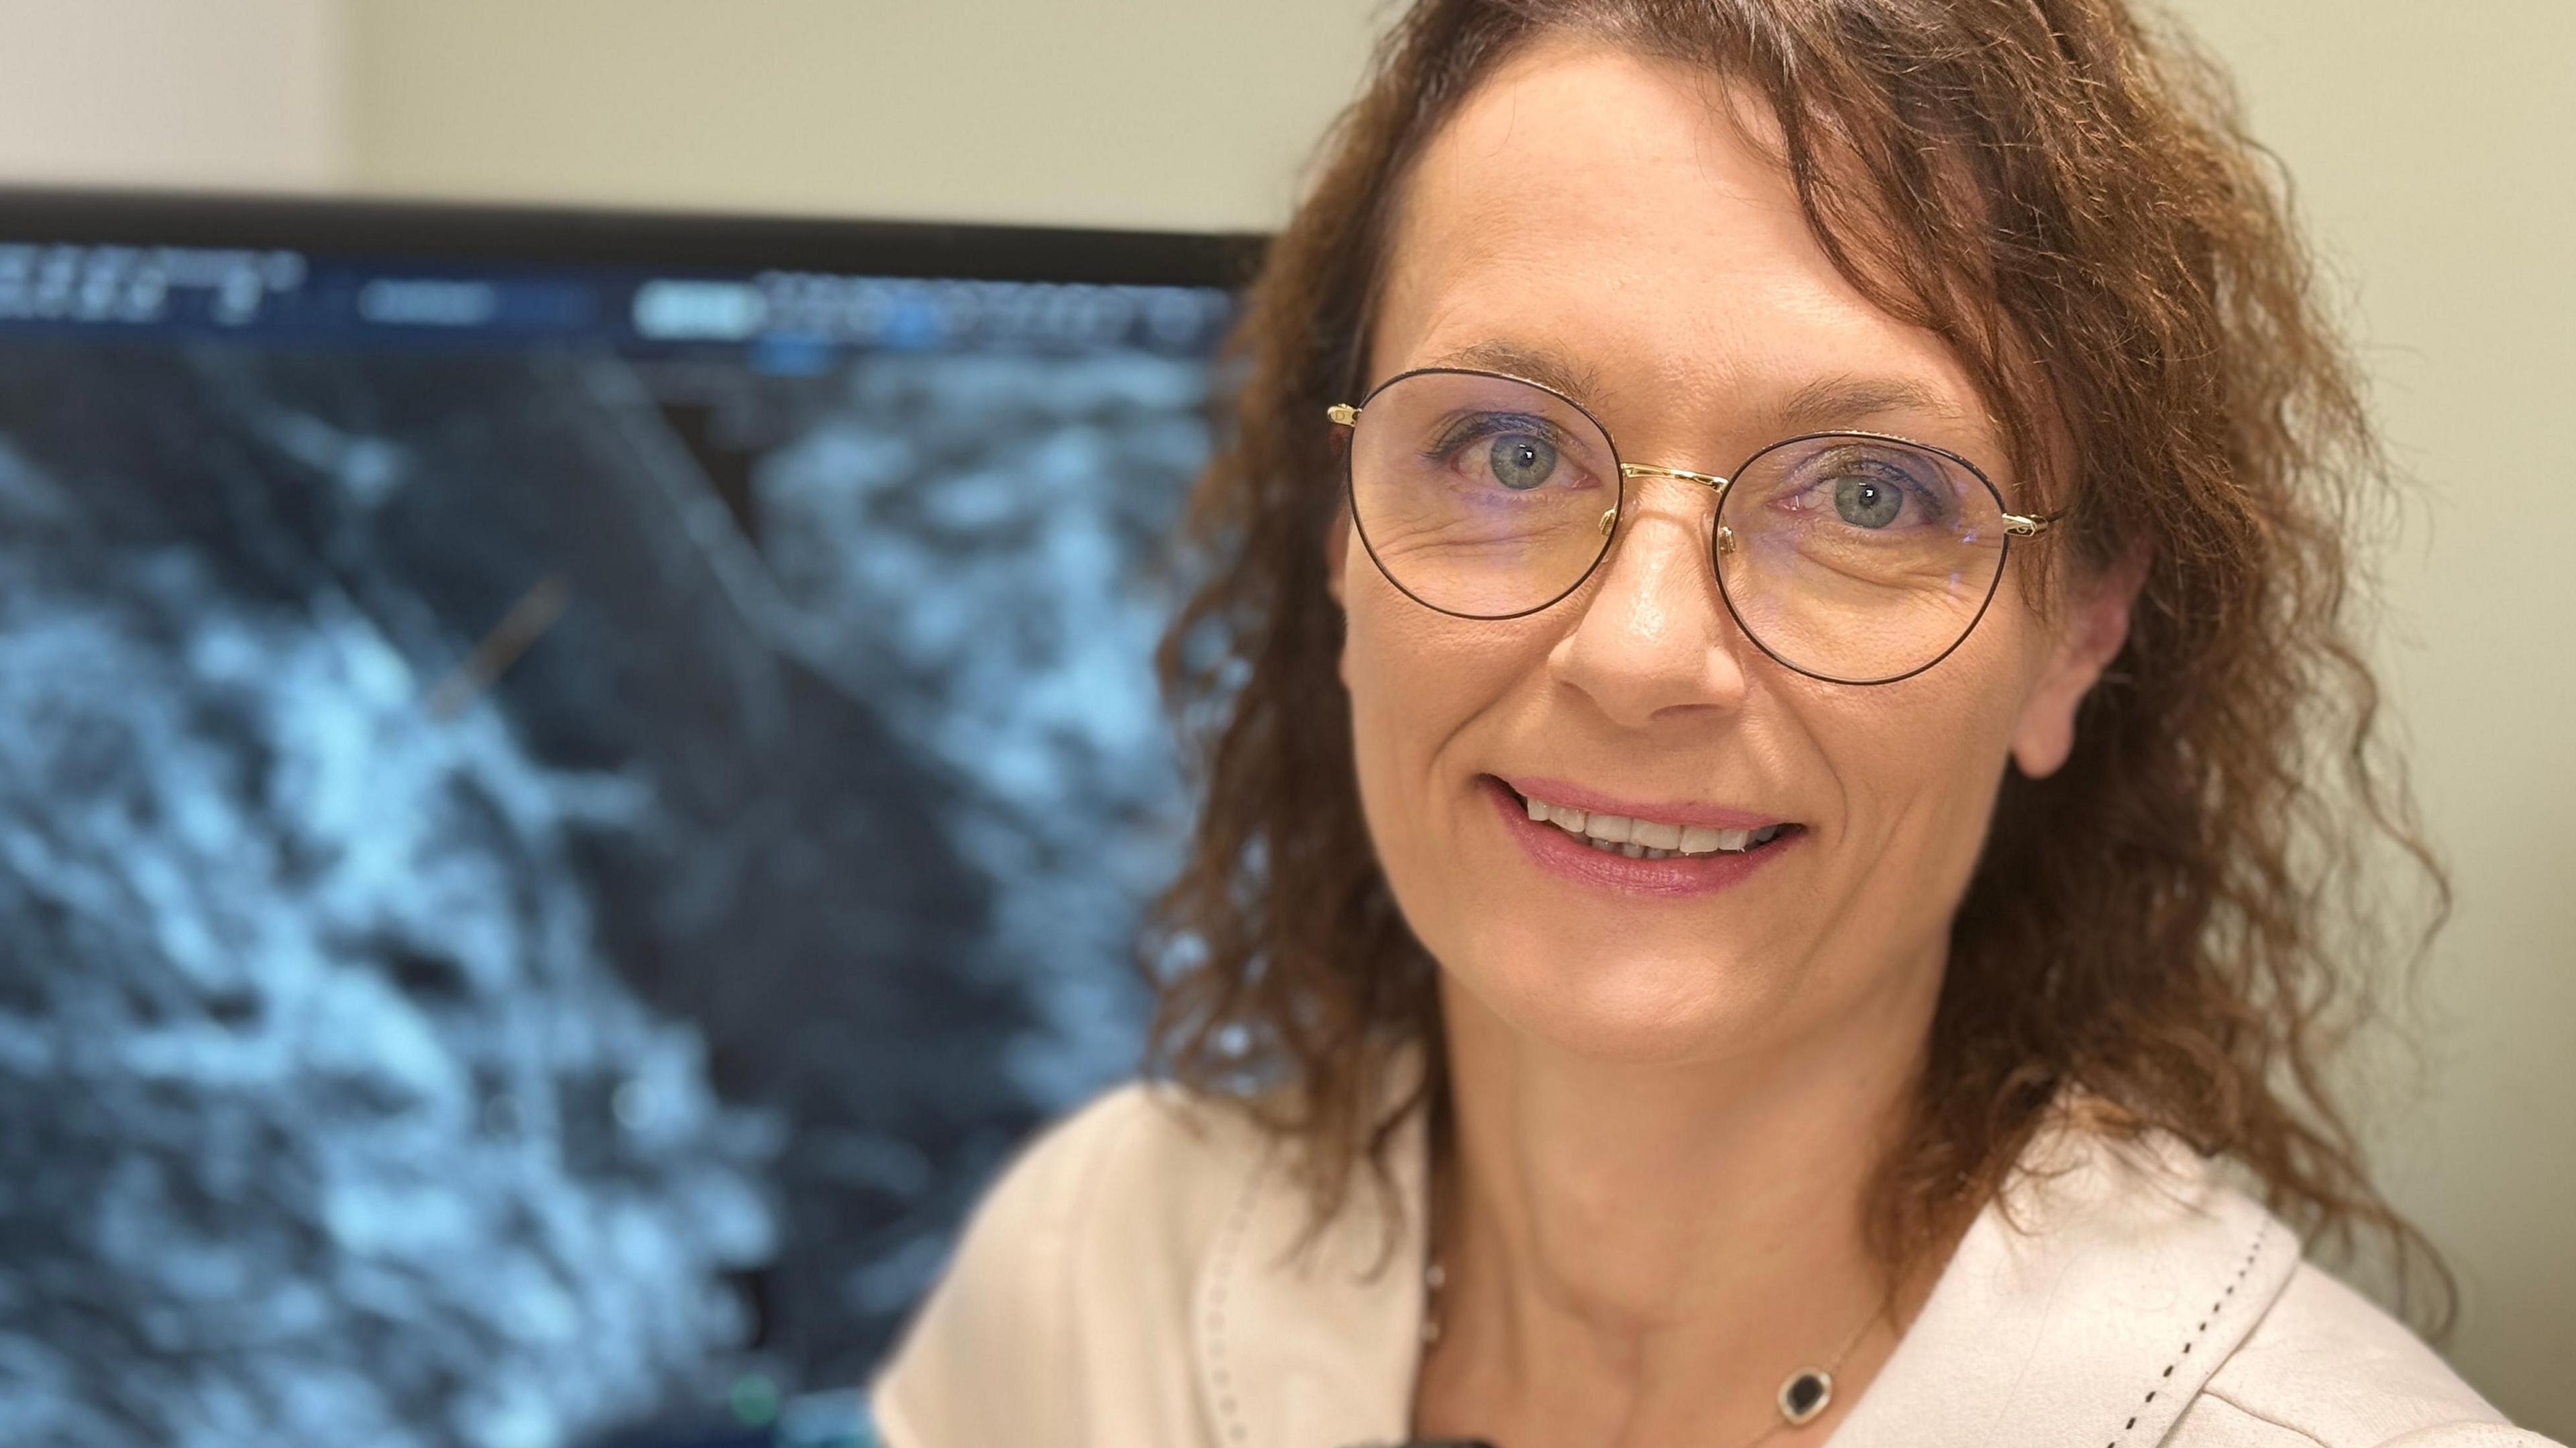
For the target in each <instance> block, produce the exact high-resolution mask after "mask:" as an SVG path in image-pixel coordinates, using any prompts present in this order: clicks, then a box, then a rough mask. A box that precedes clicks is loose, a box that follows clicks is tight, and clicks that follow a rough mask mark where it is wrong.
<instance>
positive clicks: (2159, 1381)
mask: <svg viewBox="0 0 2576 1448" xmlns="http://www.w3.org/2000/svg"><path fill="white" fill-rule="evenodd" d="M2271 1235H2272V1219H2271V1218H2270V1217H2268V1216H2266V1217H2265V1218H2264V1219H2263V1225H2262V1226H2261V1227H2259V1228H2257V1229H2256V1230H2255V1233H2254V1241H2253V1244H2252V1245H2250V1246H2248V1247H2247V1248H2246V1249H2245V1260H2244V1261H2242V1262H2239V1263H2237V1264H2236V1275H2235V1276H2233V1277H2231V1278H2229V1279H2227V1289H2226V1290H2225V1291H2223V1292H2221V1293H2219V1294H2218V1300H2217V1301H2215V1302H2212V1303H2211V1304H2209V1313H2208V1315H2207V1316H2205V1317H2203V1318H2201V1320H2200V1326H2198V1327H2196V1328H2193V1329H2192V1332H2191V1336H2190V1337H2188V1338H2185V1339H2184V1340H2183V1344H2182V1351H2180V1352H2178V1353H2175V1354H2174V1356H2173V1361H2171V1362H2169V1363H2166V1364H2165V1370H2164V1371H2163V1372H2161V1373H2158V1374H2156V1379H2155V1380H2156V1386H2154V1387H2152V1388H2149V1389H2147V1396H2146V1398H2145V1399H2144V1400H2143V1401H2142V1402H2140V1403H2139V1405H2138V1411H2137V1412H2135V1413H2132V1414H2130V1415H2129V1421H2128V1422H2126V1423H2123V1424H2121V1425H2120V1431H2119V1433H2118V1435H2117V1436H2115V1437H2113V1438H2112V1439H2111V1441H2110V1442H2109V1443H2108V1444H2106V1445H2104V1448H2120V1445H2121V1444H2122V1443H2125V1442H2127V1441H2128V1437H2129V1434H2130V1433H2131V1432H2133V1431H2135V1430H2136V1428H2137V1426H2138V1420H2139V1419H2140V1418H2143V1417H2145V1416H2146V1415H2147V1412H2146V1410H2147V1409H2148V1408H2150V1407H2153V1406H2154V1405H2155V1401H2156V1398H2157V1397H2158V1395H2160V1394H2162V1393H2163V1392H2164V1391H2165V1386H2164V1385H2165V1384H2166V1383H2167V1382H2169V1381H2171V1380H2172V1378H2173V1375H2174V1369H2176V1368H2178V1367H2181V1366H2182V1360H2183V1359H2184V1358H2187V1357H2189V1356H2191V1350H2192V1349H2193V1348H2195V1347H2198V1346H2199V1345H2200V1342H2201V1339H2203V1338H2205V1337H2207V1336H2208V1335H2209V1325H2210V1324H2211V1323H2213V1322H2216V1321H2217V1320H2218V1317H2219V1313H2220V1311H2221V1310H2222V1309H2224V1308H2225V1307H2226V1306H2227V1301H2228V1299H2229V1298H2232V1297H2234V1296H2235V1295H2236V1289H2237V1288H2239V1287H2242V1286H2244V1285H2245V1274H2247V1273H2249V1272H2251V1271H2253V1270H2254V1259H2255V1258H2257V1257H2260V1256H2261V1255H2263V1243H2264V1242H2265V1241H2266V1240H2268V1239H2269V1238H2270V1237H2271Z"/></svg>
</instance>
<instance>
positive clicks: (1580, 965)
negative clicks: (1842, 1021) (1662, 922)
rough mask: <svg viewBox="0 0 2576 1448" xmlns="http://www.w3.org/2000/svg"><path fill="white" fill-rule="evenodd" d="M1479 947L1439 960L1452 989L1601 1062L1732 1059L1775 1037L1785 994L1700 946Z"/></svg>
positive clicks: (1523, 1030)
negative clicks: (1673, 948) (1767, 1037)
mask: <svg viewBox="0 0 2576 1448" xmlns="http://www.w3.org/2000/svg"><path fill="white" fill-rule="evenodd" d="M1479 944H1480V945H1488V947H1489V948H1482V949H1480V948H1475V947H1470V948H1469V949H1466V950H1462V951H1460V952H1457V953H1456V954H1455V955H1454V956H1444V957H1443V959H1444V960H1454V961H1456V962H1457V963H1456V964H1454V965H1447V966H1444V970H1445V971H1446V973H1447V975H1448V978H1449V981H1450V983H1451V984H1452V985H1453V986H1455V987H1456V988H1457V989H1459V990H1462V991H1464V992H1465V993H1466V994H1467V995H1468V996H1470V997H1472V998H1473V1004H1474V1005H1475V1006H1480V1007H1482V1008H1483V1009H1484V1010H1485V1011H1486V1012H1488V1013H1490V1014H1491V1015H1492V1016H1494V1017H1495V1018H1497V1019H1498V1020H1499V1021H1500V1023H1501V1024H1502V1025H1503V1026H1505V1027H1506V1028H1507V1029H1509V1030H1510V1031H1511V1032H1512V1033H1513V1034H1515V1035H1519V1036H1526V1037H1530V1038H1534V1039H1535V1040H1538V1041H1543V1042H1545V1043H1547V1044H1549V1045H1551V1046H1554V1047H1556V1048H1557V1049H1559V1050H1562V1051H1565V1052H1567V1053H1569V1054H1572V1055H1576V1056H1581V1057H1585V1058H1587V1059H1592V1060H1599V1061H1604V1062H1618V1063H1622V1064H1628V1065H1640V1066H1646V1065H1681V1064H1686V1063H1689V1062H1694V1061H1702V1060H1709V1059H1713V1058H1717V1057H1723V1056H1728V1055H1732V1054H1735V1053H1736V1052H1739V1051H1742V1050H1744V1049H1745V1048H1747V1047H1748V1046H1750V1045H1752V1044H1754V1043H1755V1042H1757V1041H1758V1040H1760V1039H1762V1038H1763V1037H1766V1036H1768V1035H1770V1034H1772V1033H1773V1032H1774V1030H1776V1029H1777V1027H1778V1025H1779V1021H1780V1017H1781V1015H1782V1013H1783V1012H1784V1010H1785V1008H1786V1006H1787V997H1788V996H1789V995H1790V990H1789V989H1788V987H1789V984H1790V982H1789V981H1788V980H1786V979H1785V978H1782V977H1781V976H1779V974H1778V973H1777V972H1775V971H1772V970H1767V969H1764V968H1763V967H1761V966H1758V965H1754V964H1752V963H1751V962H1750V961H1749V960H1744V959H1739V958H1735V952H1732V951H1725V950H1713V949H1710V948H1708V947H1706V946H1701V947H1699V948H1697V949H1693V950H1687V951H1681V950H1657V949H1652V948H1641V947H1639V946H1636V945H1629V944H1617V943H1609V942H1596V943H1594V944H1591V945H1590V946H1588V947H1580V948H1573V949H1567V948H1563V947H1562V946H1557V945H1547V944H1539V943H1536V942H1530V941H1526V940H1524V941H1521V942H1518V943H1517V944H1507V943H1501V942H1492V943H1487V942H1479ZM1459 1004H1461V1005H1465V1004H1467V1003H1466V1002H1460V1003H1459Z"/></svg>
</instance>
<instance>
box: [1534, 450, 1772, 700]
mask: <svg viewBox="0 0 2576 1448" xmlns="http://www.w3.org/2000/svg"><path fill="white" fill-rule="evenodd" d="M1640 471H1642V470H1640ZM1717 502H1718V499H1717V495H1716V493H1715V492H1714V490H1713V489H1711V488H1709V487H1708V486H1706V485H1705V484H1703V483H1702V482H1701V480H1700V479H1698V478H1697V477H1696V476H1694V477H1692V478H1690V479H1689V480H1687V481H1685V480H1681V479H1677V478H1673V477H1671V476H1670V475H1669V474H1667V475H1666V476H1664V477H1660V478H1658V477H1651V476H1647V477H1634V478H1632V480H1631V481H1630V482H1629V483H1628V485H1627V498H1626V501H1625V502H1624V503H1623V504H1622V507H1621V512H1622V514H1623V516H1622V518H1621V519H1620V521H1619V525H1618V531H1617V533H1616V534H1615V535H1614V537H1613V538H1612V542H1611V549H1610V556H1609V557H1608V558H1605V559H1603V560H1602V563H1601V571H1600V572H1599V573H1598V574H1597V575H1595V578H1594V582H1593V583H1592V584H1591V586H1589V587H1588V588H1587V589H1585V590H1584V592H1583V593H1581V594H1578V595H1577V596H1576V597H1575V598H1573V599H1570V600H1568V602H1570V603H1572V604H1574V605H1576V606H1577V607H1578V608H1579V609H1580V610H1581V611H1580V613H1579V615H1578V616H1577V618H1576V619H1575V622H1574V626H1573V627H1572V628H1570V629H1569V630H1567V632H1566V634H1565V636H1564V637H1563V638H1562V639H1560V640H1558V642H1557V644H1556V647H1555V648H1554V649H1553V650H1552V651H1551V652H1550V655H1549V665H1550V667H1551V668H1552V669H1553V670H1554V672H1555V673H1556V675H1557V678H1558V679H1559V680H1560V681H1561V682H1563V683H1565V684H1566V685H1568V686H1570V687H1572V688H1574V689H1576V690H1579V691H1581V692H1582V693H1583V694H1585V695H1587V696H1588V697H1590V699H1591V700H1592V701H1593V703H1594V704H1595V705H1597V706H1598V707H1599V708H1600V709H1601V711H1602V712H1603V713H1604V714H1605V715H1607V716H1609V718H1610V719H1611V720H1612V721H1614V722H1616V723H1618V724H1621V725H1623V726H1627V727H1631V728H1635V727H1643V726H1646V725H1648V724H1652V723H1659V722H1667V721H1669V720H1671V719H1672V718H1674V717H1677V716H1681V715H1687V714H1690V713H1694V712H1699V711H1712V712H1717V711H1728V710H1732V709H1733V708H1735V707H1736V706H1737V705H1739V704H1740V703H1742V701H1743V698H1744V692H1745V675H1744V669H1743V662H1744V659H1745V657H1746V651H1747V650H1749V649H1750V648H1751V647H1752V644H1751V642H1750V641H1749V640H1747V639H1746V638H1745V637H1744V634H1743V631H1742V630H1741V629H1739V628H1738V627H1737V626H1736V623H1735V616H1734V615H1733V614H1731V613H1729V612H1728V611H1727V607H1726V599H1725V597H1724V596H1723V595H1722V594H1720V593H1719V592H1718V587H1717V575H1716V573H1715V572H1714V571H1713V570H1712V569H1711V567H1710V560H1709V556H1708V549H1709V525H1710V515H1711V514H1712V513H1714V512H1715V511H1716V508H1717Z"/></svg>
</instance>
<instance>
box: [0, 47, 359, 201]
mask: <svg viewBox="0 0 2576 1448" xmlns="http://www.w3.org/2000/svg"><path fill="white" fill-rule="evenodd" d="M347 21H348V7H347V6H346V5H345V4H344V3H342V0H220V3H211V4H210V3H197V0H0V180H6V181H17V182H39V183H51V184H61V185H131V186H198V187H204V186H225V187H247V188H252V189H257V190H266V191H308V190H318V189H324V188H329V187H333V186H337V185H340V184H342V183H343V182H344V181H346V179H347V174H348V115H347V106H346V104H345V99H346V98H345V96H344V95H343V94H342V91H341V82H342V79H343V77H344V76H345V75H346V73H347V68H348V64H347V56H348V50H349V36H348V29H347Z"/></svg>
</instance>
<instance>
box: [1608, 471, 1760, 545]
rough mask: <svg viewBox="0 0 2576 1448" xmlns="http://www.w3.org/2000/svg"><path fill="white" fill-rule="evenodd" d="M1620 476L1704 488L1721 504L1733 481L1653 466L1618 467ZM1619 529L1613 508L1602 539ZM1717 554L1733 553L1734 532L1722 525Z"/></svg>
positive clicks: (1719, 527) (1719, 529) (1716, 476)
mask: <svg viewBox="0 0 2576 1448" xmlns="http://www.w3.org/2000/svg"><path fill="white" fill-rule="evenodd" d="M1619 476H1621V477H1623V478H1671V479H1672V480H1673V481H1675V482H1677V483H1695V484H1697V485H1699V486H1700V487H1703V488H1706V489H1708V490H1709V491H1710V492H1712V493H1715V494H1717V497H1718V501H1720V502H1724V501H1725V500H1726V490H1727V488H1728V486H1729V485H1730V484H1731V483H1732V482H1733V481H1734V480H1733V479H1731V478H1721V477H1719V476H1718V475H1717V474H1715V473H1695V472H1692V471H1690V470H1689V469H1688V468H1667V467H1660V466H1657V465H1656V464H1654V463H1621V464H1620V465H1619ZM1618 525H1619V510H1618V509H1616V508H1613V509H1611V510H1610V511H1609V512H1606V513H1604V514H1602V515H1601V536H1602V537H1604V538H1607V537H1609V536H1610V530H1611V529H1613V528H1615V527H1617V526H1618ZM1717 551H1718V552H1720V553H1733V552H1734V551H1735V530H1734V529H1732V528H1729V527H1727V526H1726V525H1725V524H1723V523H1721V524H1719V525H1718V528H1717Z"/></svg>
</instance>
